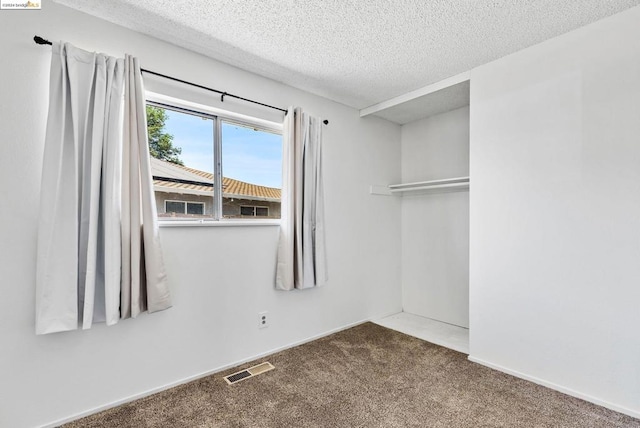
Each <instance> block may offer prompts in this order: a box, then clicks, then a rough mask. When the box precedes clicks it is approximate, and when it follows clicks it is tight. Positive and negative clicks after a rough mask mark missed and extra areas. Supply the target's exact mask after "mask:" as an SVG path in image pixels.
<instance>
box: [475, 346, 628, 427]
mask: <svg viewBox="0 0 640 428" xmlns="http://www.w3.org/2000/svg"><path fill="white" fill-rule="evenodd" d="M468 359H469V361H472V362H474V363H478V364H481V365H483V366H486V367H489V368H492V369H494V370H498V371H500V372H503V373H507V374H510V375H512V376H515V377H518V378H520V379H524V380H528V381H530V382H533V383H537V384H538V385H542V386H545V387H547V388H550V389H554V390H556V391H559V392H562V393H563V394H567V395H570V396H572V397H576V398H580V399H581V400H584V401H588V402H590V403H593V404H597V405H598V406H602V407H606V408H607V409H611V410H614V411H616V412H620V413H624V414H625V415H628V416H631V417H634V418H638V419H640V412H639V411H636V410H631V409H628V408H626V407H622V406H618V405H617V404H613V403H610V402H608V401H604V400H600V399H598V398H596V397H593V396H591V395H588V394H583V393H581V392H579V391H575V390H573V389H570V388H565V387H564V386H561V385H558V384H555V383H553V382H549V381H546V380H544V379H539V378H537V377H535V376H529V375H527V374H525V373H521V372H519V371H517V370H511V369H509V368H506V367H502V366H500V365H498V364H493V363H490V362H489V361H485V360H482V359H480V358H476V357H472V356H471V355H469V357H468Z"/></svg>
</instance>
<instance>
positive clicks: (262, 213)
mask: <svg viewBox="0 0 640 428" xmlns="http://www.w3.org/2000/svg"><path fill="white" fill-rule="evenodd" d="M256 216H257V217H258V216H259V217H268V216H269V208H268V207H256Z"/></svg>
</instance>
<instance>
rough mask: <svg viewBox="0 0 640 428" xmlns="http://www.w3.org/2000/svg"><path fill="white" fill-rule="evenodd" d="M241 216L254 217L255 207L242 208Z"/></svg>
mask: <svg viewBox="0 0 640 428" xmlns="http://www.w3.org/2000/svg"><path fill="white" fill-rule="evenodd" d="M240 215H245V216H246V215H248V216H253V215H255V210H254V208H253V207H240Z"/></svg>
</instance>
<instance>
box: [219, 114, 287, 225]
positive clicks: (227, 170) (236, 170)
mask: <svg viewBox="0 0 640 428" xmlns="http://www.w3.org/2000/svg"><path fill="white" fill-rule="evenodd" d="M222 165H223V166H222V171H223V175H224V184H225V186H224V189H223V192H222V196H223V198H225V199H226V200H230V199H233V202H231V201H230V202H229V203H227V204H225V203H224V201H223V212H222V214H223V216H224V217H226V218H233V217H237V215H238V214H240V216H260V217H265V218H280V189H282V135H280V134H275V133H273V132H268V131H265V130H262V129H259V128H253V127H250V126H247V125H244V124H237V123H234V122H228V121H224V120H223V121H222ZM252 203H253V204H256V203H260V205H265V207H264V208H266V209H264V208H263V209H261V210H260V211H259V213H258V212H257V211H256V208H255V205H252V206H251V207H249V204H252ZM235 204H237V205H246V208H244V207H242V206H241V207H240V210H238V208H237V206H234V205H235Z"/></svg>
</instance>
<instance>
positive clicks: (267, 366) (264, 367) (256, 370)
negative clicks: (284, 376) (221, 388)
mask: <svg viewBox="0 0 640 428" xmlns="http://www.w3.org/2000/svg"><path fill="white" fill-rule="evenodd" d="M274 368H275V367H274V366H273V365H272V364H271V363H269V362H266V363H261V364H258V365H257V366H253V367H249V368H248V369H246V370H241V371H239V372H236V373H233V374H230V375H229V376H225V377H224V380H226V381H227V383H228V384H229V385H232V384H234V383H238V382H240V381H241V380H245V379H249V378H250V377H253V376H257V375H259V374H262V373H265V372H268V371H269V370H273V369H274Z"/></svg>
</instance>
